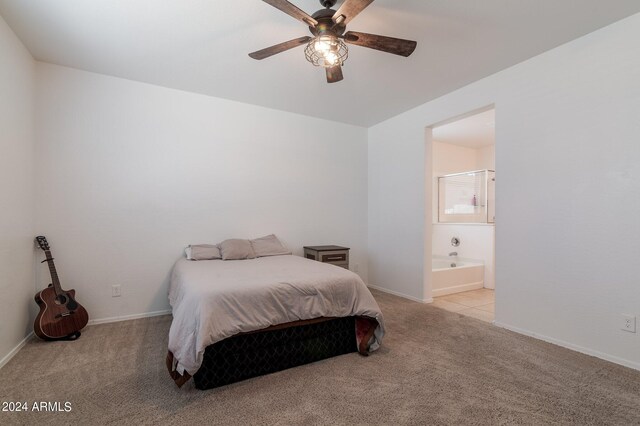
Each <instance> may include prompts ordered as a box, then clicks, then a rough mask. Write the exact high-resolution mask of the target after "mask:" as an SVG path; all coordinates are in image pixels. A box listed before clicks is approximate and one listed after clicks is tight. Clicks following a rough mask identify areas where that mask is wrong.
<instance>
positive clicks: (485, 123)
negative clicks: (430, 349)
mask: <svg viewBox="0 0 640 426" xmlns="http://www.w3.org/2000/svg"><path fill="white" fill-rule="evenodd" d="M431 141H432V143H431V156H430V159H429V160H427V161H431V164H430V166H431V167H430V170H431V197H432V198H431V204H432V226H431V229H432V232H431V240H430V241H425V244H430V245H431V249H432V269H431V292H432V296H433V298H434V302H433V305H434V306H436V307H439V308H442V309H446V310H448V311H453V312H458V313H460V314H462V315H467V316H471V317H474V318H477V319H480V320H483V321H486V322H493V321H494V317H495V226H496V222H495V200H496V190H495V182H496V165H495V109H494V108H493V107H490V108H485V109H483V110H480V111H476V112H473V113H470V114H466V115H464V116H462V117H458V118H455V119H452V120H448V121H447V122H444V123H442V124H438V125H435V126H433V127H432V136H431Z"/></svg>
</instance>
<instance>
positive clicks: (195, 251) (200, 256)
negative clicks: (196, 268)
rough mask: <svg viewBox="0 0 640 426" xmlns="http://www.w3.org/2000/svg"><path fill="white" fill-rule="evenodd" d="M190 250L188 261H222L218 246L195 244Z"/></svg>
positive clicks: (188, 251)
mask: <svg viewBox="0 0 640 426" xmlns="http://www.w3.org/2000/svg"><path fill="white" fill-rule="evenodd" d="M189 249H190V250H189ZM189 249H188V250H187V259H189V260H213V259H222V256H221V255H220V249H219V248H218V246H213V245H211V244H194V245H190V246H189Z"/></svg>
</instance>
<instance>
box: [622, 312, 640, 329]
mask: <svg viewBox="0 0 640 426" xmlns="http://www.w3.org/2000/svg"><path fill="white" fill-rule="evenodd" d="M620 328H621V329H622V330H624V331H628V332H629V333H635V332H636V317H634V316H633V315H624V314H623V315H622V322H621V323H620Z"/></svg>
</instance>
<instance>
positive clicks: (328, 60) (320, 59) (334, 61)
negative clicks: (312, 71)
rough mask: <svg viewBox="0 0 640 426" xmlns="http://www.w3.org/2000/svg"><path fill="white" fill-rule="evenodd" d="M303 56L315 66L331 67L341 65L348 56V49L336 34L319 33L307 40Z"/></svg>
mask: <svg viewBox="0 0 640 426" xmlns="http://www.w3.org/2000/svg"><path fill="white" fill-rule="evenodd" d="M304 56H305V58H307V61H309V62H311V63H312V64H313V65H314V66H316V67H323V68H332V67H335V66H337V65H339V66H342V64H343V63H344V61H346V60H347V58H348V57H349V49H348V48H347V45H346V44H345V43H344V41H342V40H340V39H339V38H338V37H337V36H335V35H333V34H321V35H318V36H317V37H314V38H312V39H311V41H309V43H308V44H307V47H306V48H305V49H304Z"/></svg>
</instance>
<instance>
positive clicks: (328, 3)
mask: <svg viewBox="0 0 640 426" xmlns="http://www.w3.org/2000/svg"><path fill="white" fill-rule="evenodd" d="M336 3H337V0H320V4H321V5H322V6H323V7H326V8H327V9H331V8H332V7H333V6H335V5H336Z"/></svg>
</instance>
